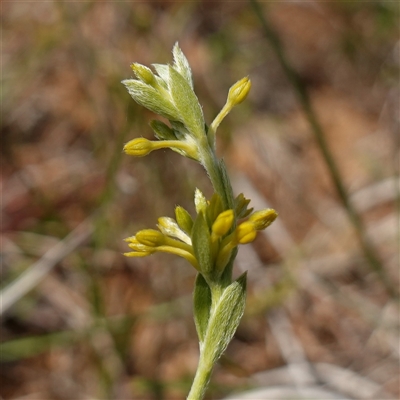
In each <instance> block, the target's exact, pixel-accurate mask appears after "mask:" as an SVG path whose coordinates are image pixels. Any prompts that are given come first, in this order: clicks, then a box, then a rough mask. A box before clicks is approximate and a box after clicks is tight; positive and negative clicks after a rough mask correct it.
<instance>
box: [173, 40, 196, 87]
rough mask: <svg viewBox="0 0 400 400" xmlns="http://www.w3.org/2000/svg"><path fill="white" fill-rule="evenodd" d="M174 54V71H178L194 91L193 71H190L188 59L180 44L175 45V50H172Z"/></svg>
mask: <svg viewBox="0 0 400 400" xmlns="http://www.w3.org/2000/svg"><path fill="white" fill-rule="evenodd" d="M172 54H173V55H174V65H173V67H174V69H176V70H177V71H178V72H179V73H180V74H181V75H182V76H183V77H184V78H185V79H186V81H187V83H188V84H189V85H190V87H191V88H192V89H193V77H192V70H191V69H190V65H189V62H188V60H187V58H186V57H185V55H184V54H183V52H182V50H181V48H180V47H179V45H178V42H177V43H175V45H174V48H173V49H172Z"/></svg>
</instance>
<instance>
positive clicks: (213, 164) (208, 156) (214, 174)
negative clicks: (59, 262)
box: [200, 140, 232, 210]
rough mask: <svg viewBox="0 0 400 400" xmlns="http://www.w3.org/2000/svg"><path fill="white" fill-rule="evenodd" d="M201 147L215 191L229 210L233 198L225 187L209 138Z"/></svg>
mask: <svg viewBox="0 0 400 400" xmlns="http://www.w3.org/2000/svg"><path fill="white" fill-rule="evenodd" d="M200 148H201V150H200V157H201V163H202V165H203V167H204V168H205V169H206V171H207V174H208V176H209V177H210V180H211V183H212V185H213V188H214V190H215V192H216V193H218V194H219V195H220V197H221V200H222V204H223V206H224V210H228V209H229V208H231V203H232V200H231V199H230V198H229V197H230V196H229V194H228V193H227V191H226V189H225V185H224V182H223V179H222V171H221V167H220V164H219V162H218V159H217V157H216V155H215V153H214V151H213V150H212V149H211V148H210V147H209V144H208V142H207V140H205V141H204V144H203V143H202V146H201V147H200Z"/></svg>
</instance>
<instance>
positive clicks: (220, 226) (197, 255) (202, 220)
mask: <svg viewBox="0 0 400 400" xmlns="http://www.w3.org/2000/svg"><path fill="white" fill-rule="evenodd" d="M249 202H250V200H248V199H246V198H245V197H244V196H243V194H240V195H239V196H237V197H236V199H235V209H228V210H223V205H222V201H221V198H220V196H219V195H218V194H217V193H215V194H214V195H213V196H212V198H211V199H210V200H209V201H207V200H206V198H205V197H204V195H203V194H202V192H201V191H200V190H199V189H196V193H195V206H196V212H197V216H196V218H195V219H194V220H193V218H192V217H191V215H190V214H189V213H188V212H187V211H186V210H185V209H184V208H183V207H181V206H178V207H176V209H175V219H173V218H169V217H160V218H159V219H158V225H157V226H158V229H159V230H155V229H144V230H141V231H139V232H138V233H137V234H136V235H135V236H132V237H129V238H127V239H125V240H126V241H127V242H128V243H129V247H130V248H131V249H132V250H133V251H131V252H129V253H125V255H126V256H128V257H144V256H147V255H150V254H153V253H155V252H165V253H170V254H175V255H178V256H180V257H183V258H185V259H186V260H187V261H189V262H190V263H191V264H192V265H193V267H195V268H196V270H198V271H199V272H200V273H202V274H203V275H204V276H205V277H210V278H212V279H216V278H217V277H218V276H220V275H221V274H222V272H223V270H224V268H225V267H226V265H227V264H228V261H229V260H230V258H231V255H232V252H233V251H234V249H235V248H236V247H237V246H238V245H239V244H246V243H250V242H252V241H253V240H254V239H255V238H256V235H257V231H259V230H263V229H265V228H266V227H267V226H269V225H270V224H271V223H272V222H273V221H274V220H275V218H276V217H277V213H276V211H275V210H273V209H270V208H269V209H265V210H262V211H257V212H252V211H253V209H248V207H247V206H248V204H249ZM246 217H248V218H247V219H246V220H245V221H243V222H240V223H239V224H237V225H236V221H237V220H239V219H244V218H246ZM216 275H217V276H216Z"/></svg>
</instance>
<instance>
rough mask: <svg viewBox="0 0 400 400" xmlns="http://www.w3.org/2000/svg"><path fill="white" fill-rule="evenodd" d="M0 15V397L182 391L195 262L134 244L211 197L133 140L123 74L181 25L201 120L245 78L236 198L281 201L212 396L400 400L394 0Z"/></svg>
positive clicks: (164, 52) (15, 6) (139, 125)
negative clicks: (126, 150) (133, 152)
mask: <svg viewBox="0 0 400 400" xmlns="http://www.w3.org/2000/svg"><path fill="white" fill-rule="evenodd" d="M1 19H2V21H1V22H2V56H1V62H2V82H1V85H2V90H1V95H2V119H1V135H2V148H1V152H2V153H1V155H2V160H1V166H2V170H1V179H2V188H3V189H2V202H1V208H2V224H1V225H2V226H1V228H2V268H1V281H2V283H1V285H2V310H1V311H2V320H1V331H0V332H1V341H2V345H1V368H0V376H1V385H0V396H1V398H2V399H24V400H33V399H35V400H47V399H61V400H62V399H71V400H80V399H82V400H84V399H121V400H125V399H140V400H142V399H143V400H147V399H157V400H158V399H166V400H169V399H177V400H178V399H184V398H185V395H186V394H187V392H188V390H189V387H190V384H191V380H192V377H193V374H194V372H195V369H196V365H197V357H198V344H197V336H196V332H195V327H194V323H193V317H192V304H191V292H192V289H193V283H194V278H195V271H194V269H193V268H191V267H190V266H189V264H188V263H186V262H185V261H184V260H181V259H178V258H175V257H173V256H170V255H154V256H152V257H147V258H144V259H132V258H130V259H128V258H125V257H124V256H123V255H122V253H123V252H125V251H127V250H128V248H127V246H126V243H124V242H123V239H124V238H125V237H127V236H131V235H133V234H134V233H135V232H136V231H137V230H139V229H143V228H145V227H146V228H147V227H148V228H150V227H151V228H155V224H156V221H157V218H158V217H159V216H163V215H165V216H173V212H174V207H175V206H176V205H178V204H179V205H182V206H183V207H185V208H187V209H188V210H190V211H191V212H194V206H193V194H194V189H195V187H199V188H200V189H201V190H202V191H204V193H206V194H207V196H209V195H210V194H211V193H212V189H211V187H210V184H209V182H208V180H207V177H206V176H205V173H204V171H203V170H202V169H201V167H200V166H198V165H197V164H196V163H194V162H192V161H190V160H188V159H184V158H183V157H181V156H179V155H178V154H176V153H174V152H171V151H164V150H162V151H157V152H154V153H152V154H150V155H149V156H147V157H145V158H138V159H135V158H132V157H128V156H126V155H124V154H123V153H122V147H123V144H124V143H125V142H127V141H128V140H130V139H132V138H135V137H140V136H143V137H147V138H152V133H151V129H150V127H149V126H148V122H149V121H150V120H151V119H152V118H154V116H153V115H152V114H151V113H150V112H148V111H147V110H145V109H143V108H141V107H140V106H138V105H137V104H136V103H134V101H133V100H132V99H131V98H130V97H129V95H128V93H127V92H126V90H125V89H124V87H123V86H122V85H121V83H120V81H121V80H123V79H126V78H129V77H131V76H132V71H131V70H130V64H131V63H132V62H139V63H142V64H145V65H150V64H151V63H168V62H171V61H172V55H171V49H172V46H173V44H174V43H175V42H176V41H179V44H180V46H181V48H182V49H183V51H184V53H185V55H186V56H187V58H188V60H189V62H190V64H191V66H192V70H193V75H194V82H195V90H196V93H197V95H198V97H199V100H200V103H201V104H202V106H203V109H204V114H205V117H206V121H207V122H208V123H211V121H212V120H213V118H214V117H215V115H216V114H217V113H218V111H219V110H220V108H221V107H222V106H223V104H224V102H225V99H226V94H227V92H228V89H229V87H230V86H231V85H232V84H233V83H234V82H236V81H237V80H239V79H240V78H242V77H244V76H246V75H249V76H250V78H251V80H252V83H253V87H252V90H251V93H250V95H249V97H248V99H247V100H246V101H245V102H244V103H243V104H241V105H240V106H239V107H237V108H236V109H235V110H234V111H233V112H232V113H231V114H230V115H229V116H228V117H227V118H226V120H225V121H224V123H223V124H222V126H221V127H220V129H219V136H218V140H219V143H218V146H219V147H218V151H219V155H220V156H221V157H223V158H224V159H225V161H226V163H227V166H228V171H229V172H230V175H231V177H232V181H233V186H234V190H235V193H236V194H239V193H240V192H243V193H244V195H245V196H246V197H247V198H250V199H252V204H253V206H254V207H255V208H256V209H259V208H262V207H273V208H275V209H276V210H277V211H278V212H279V218H278V220H277V221H276V222H275V223H274V224H273V225H272V226H271V227H270V228H268V229H267V231H266V232H265V234H264V235H260V236H259V237H258V238H257V240H256V242H255V243H254V244H253V245H248V246H243V247H242V248H241V250H240V252H239V257H238V259H237V265H236V267H235V274H236V275H239V274H240V273H241V272H242V271H245V270H248V271H249V273H248V277H249V291H248V298H247V308H246V313H245V315H244V318H243V320H242V322H241V325H240V327H239V329H238V331H237V333H236V335H235V337H234V339H233V341H232V343H231V344H230V346H229V347H228V349H227V351H226V353H225V355H224V356H223V358H222V359H221V361H220V362H219V364H218V366H217V367H216V369H215V371H214V374H213V378H212V383H211V386H210V390H209V393H208V396H207V398H208V399H220V398H223V397H225V396H228V395H232V394H233V393H238V392H241V391H245V390H250V389H254V388H260V387H267V388H269V389H268V390H269V391H271V390H272V388H274V390H277V392H274V393H275V395H271V393H270V392H268V390H266V392H265V393H267V392H268V393H269V394H270V395H271V396H272V397H270V398H274V399H278V398H281V397H280V396H281V395H282V396H283V395H284V393H287V391H288V390H289V391H290V390H292V389H293V390H294V389H297V390H300V389H302V390H303V391H305V392H304V393H306V391H307V390H309V391H310V390H311V391H312V390H315V391H316V392H315V393H317V391H318V390H319V392H318V393H320V394H319V395H316V396H317V397H315V398H319V399H326V398H331V397H328V396H330V395H332V396H334V395H336V396H338V397H336V398H339V399H345V398H349V399H374V400H376V399H398V398H399V395H400V393H399V372H400V371H399V305H398V285H399V229H398V228H399V223H398V211H399V170H398V167H399V140H400V139H399V138H400V135H399V56H400V42H399V5H398V3H396V2H390V1H386V2H381V1H369V2H364V1H351V2H341V1H338V2H318V1H307V2H263V3H261V5H260V8H257V7H255V6H254V3H251V2H246V1H239V2H227V1H220V2H218V1H215V2H212V3H211V2H206V1H204V2H202V1H193V2H163V1H152V2H150V1H149V2H145V1H144V2H96V1H85V2H62V1H46V2H44V1H43V2H10V1H9V2H3V3H2V5H1ZM332 160H333V161H332ZM285 391H286V392H285ZM321 391H324V392H323V393H325V394H321V393H322V392H321ZM298 393H299V392H297V395H298ZM309 393H311V392H309ZM260 396H261V395H257V396H256V395H254V396H253V397H251V398H252V399H254V400H259V399H261V397H260ZM292 396H294V395H292ZM291 398H294V397H291ZM307 398H313V397H312V395H311V394H308V397H307ZM332 398H333V397H332Z"/></svg>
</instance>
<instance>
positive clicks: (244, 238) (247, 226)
mask: <svg viewBox="0 0 400 400" xmlns="http://www.w3.org/2000/svg"><path fill="white" fill-rule="evenodd" d="M256 236H257V231H256V229H255V227H254V224H253V223H252V222H249V221H246V222H243V223H242V224H240V225H239V226H238V227H237V228H236V231H235V238H236V241H237V243H240V244H246V243H250V242H252V241H253V240H254V239H255V238H256Z"/></svg>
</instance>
